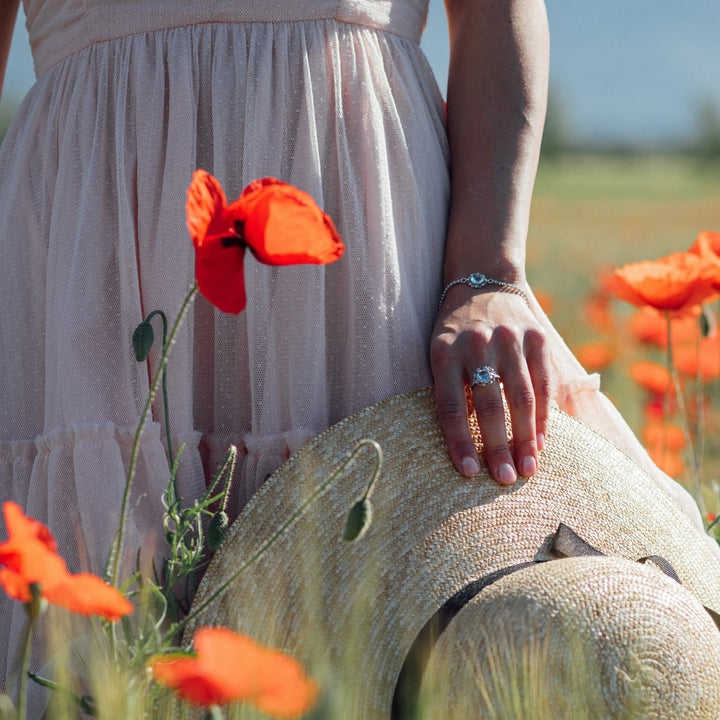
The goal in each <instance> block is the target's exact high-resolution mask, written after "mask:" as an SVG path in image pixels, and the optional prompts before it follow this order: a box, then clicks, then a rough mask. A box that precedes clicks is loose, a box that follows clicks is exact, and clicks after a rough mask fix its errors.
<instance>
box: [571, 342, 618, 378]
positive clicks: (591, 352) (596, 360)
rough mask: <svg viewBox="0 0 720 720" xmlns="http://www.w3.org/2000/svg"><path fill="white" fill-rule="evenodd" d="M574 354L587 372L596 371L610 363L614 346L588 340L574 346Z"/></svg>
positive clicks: (613, 356)
mask: <svg viewBox="0 0 720 720" xmlns="http://www.w3.org/2000/svg"><path fill="white" fill-rule="evenodd" d="M575 355H576V356H577V359H578V360H579V361H580V364H581V365H582V366H583V367H584V368H585V369H586V370H587V371H588V372H597V371H598V370H603V369H605V368H606V367H607V366H608V365H610V363H612V361H613V360H614V359H615V348H613V347H612V345H610V344H609V343H606V342H589V343H585V344H584V345H580V346H579V347H578V348H576V350H575Z"/></svg>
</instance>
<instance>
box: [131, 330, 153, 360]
mask: <svg viewBox="0 0 720 720" xmlns="http://www.w3.org/2000/svg"><path fill="white" fill-rule="evenodd" d="M154 342H155V332H154V331H153V326H152V325H151V324H150V323H149V322H148V321H147V320H144V321H143V322H141V323H140V324H139V325H138V326H137V327H136V328H135V332H133V334H132V344H133V351H134V352H135V359H136V360H137V361H138V362H145V360H147V358H148V355H149V354H150V349H151V348H152V346H153V343H154Z"/></svg>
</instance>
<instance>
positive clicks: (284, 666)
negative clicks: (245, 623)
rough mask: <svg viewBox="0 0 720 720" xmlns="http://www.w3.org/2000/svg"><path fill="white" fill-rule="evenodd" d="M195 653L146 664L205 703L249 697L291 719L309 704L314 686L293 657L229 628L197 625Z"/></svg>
mask: <svg viewBox="0 0 720 720" xmlns="http://www.w3.org/2000/svg"><path fill="white" fill-rule="evenodd" d="M194 645H195V653H196V654H195V655H194V656H192V655H180V654H174V655H164V656H162V655H161V656H157V657H155V658H153V659H152V660H151V661H150V663H149V667H150V670H151V671H152V674H153V677H154V678H155V680H156V681H157V682H159V683H162V684H163V685H167V686H169V687H172V688H174V689H175V690H177V691H178V693H179V694H180V695H181V697H183V698H184V699H185V700H188V701H189V702H192V703H194V704H196V705H202V706H205V707H209V706H211V705H224V704H226V703H229V702H234V701H248V702H250V703H252V704H253V705H255V706H256V707H257V708H259V709H260V710H262V711H263V712H265V713H268V714H269V715H273V716H274V717H278V718H292V717H297V716H298V715H301V714H302V713H304V712H306V711H307V710H309V709H310V707H312V706H313V705H314V704H315V702H316V700H317V696H318V688H317V685H316V683H315V682H314V681H313V680H310V679H309V678H308V677H307V676H306V675H305V673H304V671H303V668H302V666H301V665H300V663H299V662H297V660H295V659H294V658H292V657H290V656H289V655H286V654H285V653H282V652H280V651H278V650H272V649H270V648H266V647H263V646H262V645H259V644H258V643H256V642H255V641H254V640H252V639H251V638H249V637H246V636H244V635H239V634H238V633H234V632H232V631H231V630H228V629H227V628H207V627H206V628H201V629H200V630H198V631H197V632H196V633H195V637H194Z"/></svg>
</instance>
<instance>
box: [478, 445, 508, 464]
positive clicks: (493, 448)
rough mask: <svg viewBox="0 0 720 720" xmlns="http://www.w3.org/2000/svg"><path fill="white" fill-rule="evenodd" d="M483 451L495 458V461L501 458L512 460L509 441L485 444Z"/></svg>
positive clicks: (487, 455)
mask: <svg viewBox="0 0 720 720" xmlns="http://www.w3.org/2000/svg"><path fill="white" fill-rule="evenodd" d="M483 452H484V453H485V456H486V457H489V458H493V459H494V460H495V461H497V460H500V459H508V460H510V459H511V457H510V449H509V448H508V445H507V443H494V444H493V445H484V446H483Z"/></svg>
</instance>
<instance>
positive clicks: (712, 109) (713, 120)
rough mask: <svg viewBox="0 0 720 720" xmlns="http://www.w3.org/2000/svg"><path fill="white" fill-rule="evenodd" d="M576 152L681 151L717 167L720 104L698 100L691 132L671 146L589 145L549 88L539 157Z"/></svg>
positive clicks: (549, 158)
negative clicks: (579, 138) (575, 133)
mask: <svg viewBox="0 0 720 720" xmlns="http://www.w3.org/2000/svg"><path fill="white" fill-rule="evenodd" d="M576 153H583V154H585V153H594V154H603V153H604V154H625V155H630V154H640V153H654V154H658V153H666V154H673V155H684V156H687V157H691V158H695V159H696V160H697V161H698V162H699V163H700V164H702V165H712V166H717V167H720V107H719V106H718V104H717V103H716V102H715V101H714V100H711V99H706V100H704V101H702V102H701V103H699V105H698V108H697V110H696V117H695V130H694V132H693V133H692V135H691V136H690V137H688V138H687V139H686V140H685V141H683V142H678V143H677V144H675V145H673V146H667V147H664V148H661V149H659V148H657V147H643V146H632V145H627V144H623V145H592V146H588V145H587V144H585V143H582V142H580V141H578V140H577V138H576V137H575V136H574V134H573V131H572V127H571V124H570V121H569V119H568V113H567V111H566V108H565V104H564V102H563V99H562V97H561V96H560V95H559V93H557V91H555V90H554V89H552V88H551V90H550V93H549V96H548V109H547V116H546V118H545V130H544V133H543V143H542V152H541V159H542V160H544V161H550V162H552V161H554V160H557V159H559V158H561V157H564V156H567V155H572V154H576Z"/></svg>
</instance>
